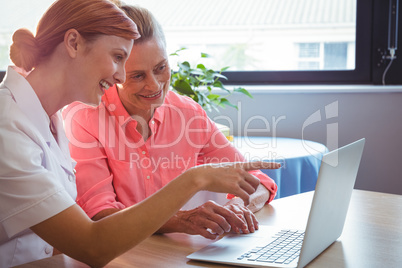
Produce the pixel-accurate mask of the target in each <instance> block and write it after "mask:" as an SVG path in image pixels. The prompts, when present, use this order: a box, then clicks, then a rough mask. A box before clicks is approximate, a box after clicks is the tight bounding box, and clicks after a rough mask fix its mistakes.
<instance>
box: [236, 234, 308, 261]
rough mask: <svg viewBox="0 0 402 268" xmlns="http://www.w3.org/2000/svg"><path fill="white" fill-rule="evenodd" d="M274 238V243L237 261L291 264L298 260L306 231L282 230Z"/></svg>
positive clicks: (244, 255) (258, 248)
mask: <svg viewBox="0 0 402 268" xmlns="http://www.w3.org/2000/svg"><path fill="white" fill-rule="evenodd" d="M274 238H275V239H274V241H272V242H270V243H268V244H267V245H265V246H259V247H256V248H254V249H252V250H250V251H248V252H246V253H244V254H243V255H241V256H240V257H238V258H237V259H239V260H243V259H246V260H249V261H257V262H267V263H278V264H289V263H291V262H292V261H294V260H296V261H297V260H298V258H299V255H300V249H301V246H302V243H303V238H304V231H300V230H282V231H280V232H278V233H277V234H276V235H275V236H274Z"/></svg>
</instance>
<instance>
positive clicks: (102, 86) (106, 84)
mask: <svg viewBox="0 0 402 268" xmlns="http://www.w3.org/2000/svg"><path fill="white" fill-rule="evenodd" d="M99 84H100V85H101V88H102V91H103V92H105V90H108V89H109V88H110V87H111V86H112V85H111V84H109V83H108V82H106V81H105V80H102V81H100V82H99Z"/></svg>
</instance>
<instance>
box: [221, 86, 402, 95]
mask: <svg viewBox="0 0 402 268" xmlns="http://www.w3.org/2000/svg"><path fill="white" fill-rule="evenodd" d="M225 87H227V88H235V87H238V86H225ZM242 87H244V88H245V89H247V90H248V91H249V92H250V93H251V94H261V93H278V94H282V93H307V94H308V93H402V86H401V85H389V86H382V85H260V86H256V85H246V86H242Z"/></svg>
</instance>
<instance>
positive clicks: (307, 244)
mask: <svg viewBox="0 0 402 268" xmlns="http://www.w3.org/2000/svg"><path fill="white" fill-rule="evenodd" d="M364 144H365V139H361V140H358V141H356V142H353V143H351V144H349V145H346V146H344V147H342V148H339V149H336V150H334V151H332V152H329V153H327V154H325V155H324V156H323V158H322V160H321V166H320V171H319V174H318V179H317V183H316V187H315V192H314V197H313V201H312V204H311V208H310V214H309V217H308V221H307V225H306V229H305V230H293V229H286V226H267V225H260V228H259V230H258V231H256V232H255V233H252V234H228V235H226V236H224V237H223V238H222V239H220V240H218V241H216V242H214V243H212V244H210V245H208V246H206V247H204V248H202V249H200V250H199V251H196V252H194V253H192V254H190V255H188V256H187V257H188V258H189V259H191V260H197V261H206V262H214V263H222V264H230V265H236V266H245V267H304V266H305V265H307V264H308V263H309V262H311V261H312V260H313V259H314V258H315V257H317V256H318V255H319V254H320V253H321V252H323V251H324V250H325V249H326V248H327V247H328V246H330V245H331V244H332V243H333V242H335V241H336V240H337V239H338V238H339V236H340V235H341V233H342V230H343V226H344V223H345V219H346V214H347V211H348V208H349V203H350V198H351V195H352V191H353V188H354V184H355V181H356V176H357V171H358V168H359V165H360V160H361V157H362V153H363V148H364Z"/></svg>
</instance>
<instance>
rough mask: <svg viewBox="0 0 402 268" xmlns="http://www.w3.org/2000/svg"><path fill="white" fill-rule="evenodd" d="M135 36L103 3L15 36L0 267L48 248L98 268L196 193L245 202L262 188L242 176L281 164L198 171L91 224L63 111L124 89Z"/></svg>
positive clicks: (5, 120) (65, 2)
mask: <svg viewBox="0 0 402 268" xmlns="http://www.w3.org/2000/svg"><path fill="white" fill-rule="evenodd" d="M136 38H138V32H137V29H136V25H135V24H134V23H133V22H132V21H131V20H130V19H129V18H127V17H126V16H125V15H124V13H123V12H122V11H121V10H120V9H119V8H118V7H117V6H116V5H115V4H113V3H111V2H110V1H108V0H90V1H89V0H59V1H56V2H55V4H53V5H52V6H51V7H50V8H49V9H48V11H47V12H46V13H45V14H44V15H43V17H42V19H41V21H40V22H39V25H38V28H37V32H36V35H35V36H34V35H33V34H32V33H31V32H29V31H28V30H24V29H20V30H18V31H16V32H15V33H14V36H13V44H12V46H11V49H10V57H11V59H12V61H13V62H14V64H15V65H16V66H13V67H9V68H8V70H7V74H6V76H5V78H4V80H3V82H2V83H1V84H0V155H1V157H0V267H11V266H15V265H19V264H23V263H26V262H30V261H34V260H37V259H41V258H45V257H48V256H51V255H52V254H53V247H55V248H56V249H58V250H59V251H61V252H63V253H65V254H67V255H69V256H71V257H73V258H75V259H77V260H80V261H82V262H85V263H87V264H89V265H91V266H103V265H105V264H107V263H108V262H109V261H111V260H112V259H113V258H115V257H117V256H118V255H120V254H122V253H124V252H125V251H127V250H128V249H130V248H132V247H134V246H135V245H137V244H138V243H139V242H141V241H142V240H144V239H145V238H147V237H148V236H150V235H151V234H153V233H154V232H155V231H156V230H158V229H159V228H160V226H162V225H163V224H164V223H165V222H166V221H167V220H168V219H169V218H170V217H171V216H173V215H174V214H175V213H176V211H177V210H179V209H180V208H181V207H182V206H183V205H184V204H185V203H186V202H187V200H188V199H189V198H191V197H192V196H193V195H194V194H195V193H196V192H197V191H200V190H210V191H217V192H228V193H232V194H235V195H237V196H239V197H241V198H242V199H243V200H244V201H245V203H246V204H247V203H248V198H249V195H250V194H252V193H253V192H254V191H255V189H256V187H257V186H258V184H259V182H258V181H257V180H256V179H255V178H254V177H253V176H251V175H249V174H248V173H247V171H248V170H252V169H261V168H277V167H278V166H277V165H275V164H273V163H260V162H257V163H236V164H231V165H225V166H221V167H217V166H200V167H197V168H193V169H191V170H189V171H187V172H185V173H183V174H182V175H181V176H179V177H177V178H176V179H175V180H173V181H172V182H171V183H169V184H168V185H167V186H166V187H164V188H163V189H161V190H160V191H159V192H158V193H156V194H155V195H153V196H151V197H150V198H148V199H146V200H144V201H143V202H142V203H140V204H138V205H136V206H133V207H131V208H128V209H126V210H123V211H121V212H119V213H116V214H114V215H112V216H110V217H107V218H105V219H102V220H100V221H97V222H93V221H92V220H91V219H89V218H88V216H87V215H86V214H85V213H84V212H83V211H82V210H81V208H80V207H79V206H78V205H77V204H75V197H76V188H75V177H74V164H73V162H72V160H71V158H70V156H69V150H68V144H67V140H66V137H65V134H64V131H63V126H62V123H61V120H60V114H59V110H60V109H61V108H63V107H64V106H65V105H67V104H69V103H71V102H73V101H82V102H87V103H94V104H98V103H99V100H100V96H101V95H102V94H103V93H104V90H106V89H107V88H108V87H110V86H111V85H113V84H115V83H123V82H124V80H125V72H124V64H125V62H126V60H127V57H128V55H129V54H130V51H131V49H132V46H133V40H134V39H136ZM236 221H237V222H236ZM233 222H235V224H236V225H241V224H244V223H243V222H242V221H241V220H240V219H234V220H233ZM234 227H236V226H219V228H218V229H219V230H220V231H219V232H222V233H223V232H227V231H229V230H230V229H231V228H234Z"/></svg>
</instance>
